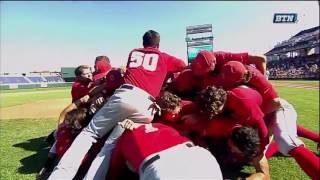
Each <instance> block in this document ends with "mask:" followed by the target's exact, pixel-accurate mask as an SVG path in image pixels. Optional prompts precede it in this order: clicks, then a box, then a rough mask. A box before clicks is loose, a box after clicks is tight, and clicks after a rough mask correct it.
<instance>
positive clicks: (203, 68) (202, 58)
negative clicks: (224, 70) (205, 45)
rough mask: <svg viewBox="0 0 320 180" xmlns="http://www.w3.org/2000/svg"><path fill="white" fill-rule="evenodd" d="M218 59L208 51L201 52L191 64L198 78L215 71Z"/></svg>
mask: <svg viewBox="0 0 320 180" xmlns="http://www.w3.org/2000/svg"><path fill="white" fill-rule="evenodd" d="M215 64H216V57H215V55H214V54H213V53H212V52H209V51H207V50H203V51H200V52H199V53H198V55H197V56H196V58H195V59H194V60H193V61H192V62H191V68H192V72H193V74H194V75H196V76H203V75H205V74H206V73H207V72H209V71H211V70H214V67H215Z"/></svg>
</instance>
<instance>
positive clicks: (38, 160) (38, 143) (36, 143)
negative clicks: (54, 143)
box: [13, 137, 50, 174]
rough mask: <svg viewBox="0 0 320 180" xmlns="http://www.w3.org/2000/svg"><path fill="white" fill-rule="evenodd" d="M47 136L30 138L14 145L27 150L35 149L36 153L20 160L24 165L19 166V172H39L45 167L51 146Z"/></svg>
mask: <svg viewBox="0 0 320 180" xmlns="http://www.w3.org/2000/svg"><path fill="white" fill-rule="evenodd" d="M45 138H46V137H38V138H34V139H29V140H27V141H26V142H22V143H18V144H14V145H13V147H19V148H23V149H25V150H27V151H34V152H36V153H35V154H33V155H31V156H28V157H25V158H23V159H21V160H20V162H21V164H22V166H21V167H19V168H18V172H19V173H22V174H32V173H38V172H39V171H40V169H41V168H42V167H43V165H44V163H45V161H46V159H47V155H48V152H49V150H50V146H49V144H48V143H47V142H45Z"/></svg>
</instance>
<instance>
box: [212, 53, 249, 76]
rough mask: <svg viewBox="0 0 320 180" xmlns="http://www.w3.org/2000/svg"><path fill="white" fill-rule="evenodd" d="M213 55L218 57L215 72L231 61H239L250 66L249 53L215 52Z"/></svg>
mask: <svg viewBox="0 0 320 180" xmlns="http://www.w3.org/2000/svg"><path fill="white" fill-rule="evenodd" d="M213 55H214V56H215V57H216V66H215V70H218V71H219V69H220V68H221V67H222V65H224V64H225V63H227V62H229V61H239V62H242V63H243V64H248V57H249V55H248V53H231V52H223V51H216V52H213Z"/></svg>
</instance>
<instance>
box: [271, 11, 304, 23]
mask: <svg viewBox="0 0 320 180" xmlns="http://www.w3.org/2000/svg"><path fill="white" fill-rule="evenodd" d="M297 20H298V14H296V13H276V14H274V17H273V23H295V22H297Z"/></svg>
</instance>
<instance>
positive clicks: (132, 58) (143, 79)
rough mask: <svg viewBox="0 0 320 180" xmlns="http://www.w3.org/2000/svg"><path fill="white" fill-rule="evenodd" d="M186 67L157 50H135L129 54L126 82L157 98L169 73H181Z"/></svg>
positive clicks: (179, 60) (179, 61)
mask: <svg viewBox="0 0 320 180" xmlns="http://www.w3.org/2000/svg"><path fill="white" fill-rule="evenodd" d="M185 66H186V64H185V63H184V62H183V61H182V60H181V59H178V58H175V57H173V56H170V55H168V54H166V53H163V52H160V51H159V50H158V49H156V48H151V47H148V48H141V49H134V50H132V51H131V52H130V54H129V58H128V63H127V70H126V73H125V76H124V82H125V83H126V84H132V85H134V86H136V87H139V88H141V89H143V90H145V91H146V92H148V93H149V94H150V95H152V96H153V97H156V96H158V94H159V92H160V89H161V87H162V84H163V82H164V80H165V77H166V75H167V73H168V72H172V73H174V72H178V71H181V70H183V69H184V68H185Z"/></svg>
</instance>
